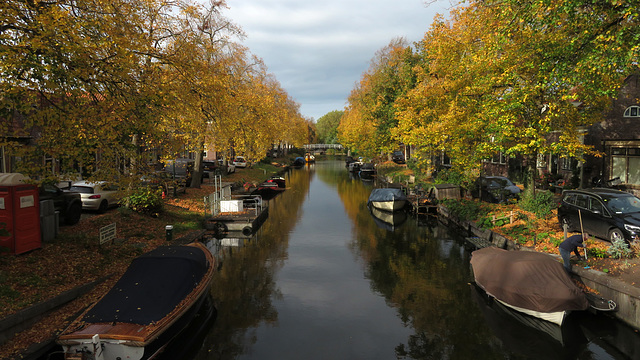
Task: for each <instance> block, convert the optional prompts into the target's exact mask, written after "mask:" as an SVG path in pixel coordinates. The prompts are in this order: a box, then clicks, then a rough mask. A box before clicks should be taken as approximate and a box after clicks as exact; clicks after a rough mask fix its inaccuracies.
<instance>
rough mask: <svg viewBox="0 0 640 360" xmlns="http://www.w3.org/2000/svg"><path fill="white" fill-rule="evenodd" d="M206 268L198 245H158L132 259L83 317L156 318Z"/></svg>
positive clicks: (138, 321) (172, 305)
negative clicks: (118, 277)
mask: <svg viewBox="0 0 640 360" xmlns="http://www.w3.org/2000/svg"><path fill="white" fill-rule="evenodd" d="M207 268H208V263H207V258H206V256H205V254H204V253H203V252H202V250H201V249H199V248H196V247H192V246H162V247H159V248H157V249H155V250H152V251H150V252H148V253H146V254H144V255H141V256H140V257H138V258H136V259H134V260H133V262H132V263H131V265H130V266H129V268H128V269H127V271H126V272H125V273H124V275H122V277H121V278H120V280H118V282H117V283H116V284H115V286H114V287H113V288H112V289H111V290H109V292H108V293H107V294H106V295H105V296H104V297H103V298H102V299H101V300H100V301H99V302H98V303H97V304H96V305H95V306H94V307H93V308H92V309H91V310H89V311H88V312H87V314H85V316H84V318H83V320H84V321H85V322H90V323H105V322H106V323H112V322H125V323H133V324H139V325H148V324H151V323H153V322H156V321H158V320H160V319H162V318H163V317H165V316H166V315H167V314H168V313H169V312H171V311H172V310H173V309H175V307H176V306H177V305H178V304H179V303H180V302H181V301H182V300H183V299H184V298H185V297H186V296H187V295H188V294H189V293H191V292H192V291H193V289H194V288H195V287H196V286H197V285H198V283H199V282H200V281H201V280H202V278H203V276H204V274H206V272H207Z"/></svg>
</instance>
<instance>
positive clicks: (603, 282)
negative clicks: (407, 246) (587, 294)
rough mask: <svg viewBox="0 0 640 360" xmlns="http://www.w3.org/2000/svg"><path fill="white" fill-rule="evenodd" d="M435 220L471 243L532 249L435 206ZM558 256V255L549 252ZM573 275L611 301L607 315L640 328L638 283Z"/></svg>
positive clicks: (582, 272)
mask: <svg viewBox="0 0 640 360" xmlns="http://www.w3.org/2000/svg"><path fill="white" fill-rule="evenodd" d="M437 213H438V219H439V221H441V222H443V223H444V224H445V225H447V226H455V227H457V228H458V229H459V230H460V231H462V232H463V234H465V235H467V236H472V237H475V238H476V239H477V240H474V245H475V246H480V247H481V246H496V247H499V248H501V249H506V250H519V251H533V250H530V249H529V248H527V247H525V246H522V245H520V244H518V243H516V242H514V241H512V240H511V239H509V238H507V237H505V236H503V235H501V234H498V233H495V232H493V231H491V230H489V229H482V228H480V227H478V226H477V225H476V224H475V223H474V222H472V221H463V220H460V219H458V218H457V217H456V216H455V215H454V214H451V213H450V212H449V210H448V209H447V208H446V207H445V206H443V205H441V204H440V205H438V211H437ZM551 256H555V257H557V258H558V259H560V256H559V255H551ZM573 272H574V276H576V278H577V279H578V280H579V281H581V282H582V283H583V284H584V285H586V286H587V287H588V288H590V289H593V290H595V291H596V292H597V294H598V295H600V296H601V297H603V298H605V299H610V300H613V301H614V302H615V303H616V304H617V308H616V310H615V311H613V312H607V314H609V315H611V316H613V317H615V318H616V319H618V320H619V321H622V322H623V323H625V324H627V325H629V326H631V327H633V328H634V329H638V330H640V287H638V286H639V285H640V284H635V283H628V282H624V281H621V280H620V279H618V278H616V277H614V276H612V275H610V274H607V273H605V272H602V271H597V270H594V269H590V268H589V269H585V268H583V267H579V266H574V267H573Z"/></svg>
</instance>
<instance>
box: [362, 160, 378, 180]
mask: <svg viewBox="0 0 640 360" xmlns="http://www.w3.org/2000/svg"><path fill="white" fill-rule="evenodd" d="M375 174H376V167H375V165H374V164H373V163H364V164H362V165H361V166H360V177H363V178H370V177H373V176H374V175H375Z"/></svg>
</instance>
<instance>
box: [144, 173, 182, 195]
mask: <svg viewBox="0 0 640 360" xmlns="http://www.w3.org/2000/svg"><path fill="white" fill-rule="evenodd" d="M140 184H141V185H142V186H148V187H152V188H156V189H161V190H162V192H164V193H165V194H168V193H169V189H170V188H172V187H173V184H174V181H173V175H171V174H169V173H167V172H166V171H154V172H151V173H149V174H147V175H144V176H142V177H141V178H140Z"/></svg>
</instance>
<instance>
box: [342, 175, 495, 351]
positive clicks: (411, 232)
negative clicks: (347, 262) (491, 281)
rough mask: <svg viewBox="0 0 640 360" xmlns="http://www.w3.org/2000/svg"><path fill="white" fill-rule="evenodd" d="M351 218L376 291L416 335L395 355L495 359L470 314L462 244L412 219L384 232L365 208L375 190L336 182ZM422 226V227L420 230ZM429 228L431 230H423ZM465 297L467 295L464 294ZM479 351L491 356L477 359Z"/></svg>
mask: <svg viewBox="0 0 640 360" xmlns="http://www.w3.org/2000/svg"><path fill="white" fill-rule="evenodd" d="M337 190H338V193H339V195H340V199H341V200H342V203H343V205H344V207H345V210H346V213H347V216H349V218H350V219H351V220H352V221H353V222H354V223H355V224H356V226H355V232H356V233H355V236H354V239H355V241H354V242H353V243H352V244H351V248H352V250H353V251H354V253H355V254H357V255H358V256H359V257H361V258H362V259H363V260H364V261H365V262H366V270H365V271H366V274H365V275H366V276H367V277H368V278H369V279H370V280H371V286H372V288H373V289H374V290H375V291H377V292H379V293H380V294H382V295H383V296H384V297H385V298H386V299H387V301H388V302H390V303H391V304H392V305H393V306H394V307H396V308H397V309H398V314H399V316H400V317H401V319H402V321H403V322H404V323H405V324H407V325H408V326H410V327H412V328H413V329H414V330H415V334H414V335H412V336H410V337H409V339H407V343H406V344H400V345H398V346H397V348H396V352H397V355H398V356H400V357H408V358H413V359H441V358H451V359H464V358H494V357H495V355H496V352H495V350H492V349H491V348H492V345H491V344H484V345H481V346H480V348H479V349H478V348H475V349H474V348H472V347H469V346H460V344H483V342H487V340H485V339H484V338H485V336H484V335H482V334H483V333H486V329H484V325H482V324H483V321H482V318H481V317H480V316H478V313H477V312H473V311H469V307H470V306H474V305H473V304H472V303H470V301H469V297H468V294H466V293H468V285H467V284H468V281H469V280H470V276H471V275H470V272H469V266H468V258H467V257H466V255H464V251H461V248H460V246H461V245H460V244H459V243H458V242H455V241H453V240H444V239H446V238H447V237H448V236H447V234H448V229H446V228H445V227H444V226H443V225H440V224H437V222H436V223H434V222H428V223H427V222H425V221H422V222H418V221H416V219H414V218H410V219H408V220H407V221H406V222H405V223H404V224H403V225H402V226H399V227H397V228H396V229H395V230H394V231H389V230H387V229H383V228H380V227H378V226H376V225H375V223H374V220H373V218H372V216H371V214H370V212H369V211H368V209H367V207H366V203H367V200H368V198H369V194H370V192H371V188H370V187H367V186H365V185H363V183H362V182H361V181H358V180H357V179H349V177H348V176H346V175H345V176H344V177H343V178H341V179H339V181H337ZM419 225H421V226H419ZM425 225H427V226H425ZM463 292H464V293H463ZM456 345H458V346H456ZM477 350H480V351H481V352H485V354H486V355H487V356H486V357H485V356H484V355H478V354H476V352H477Z"/></svg>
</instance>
